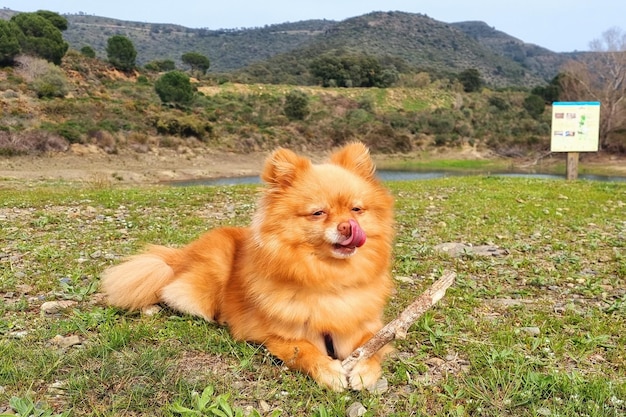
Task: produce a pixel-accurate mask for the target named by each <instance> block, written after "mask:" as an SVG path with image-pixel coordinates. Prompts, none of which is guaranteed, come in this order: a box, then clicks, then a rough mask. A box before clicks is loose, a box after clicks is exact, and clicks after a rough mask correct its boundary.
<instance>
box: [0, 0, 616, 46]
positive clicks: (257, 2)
mask: <svg viewBox="0 0 626 417" xmlns="http://www.w3.org/2000/svg"><path fill="white" fill-rule="evenodd" d="M0 6H1V7H5V8H9V9H12V10H17V11H21V12H34V11H36V10H42V9H43V10H51V11H54V12H57V13H62V14H63V13H79V12H82V13H84V14H89V15H96V16H103V17H111V18H115V19H120V20H132V21H138V22H146V23H174V24H179V25H182V26H186V27H189V28H208V29H235V28H251V27H260V26H265V25H271V24H276V23H284V22H297V21H301V20H309V19H328V20H336V21H340V20H344V19H347V18H350V17H355V16H360V15H363V14H366V13H370V12H373V11H402V12H409V13H422V14H425V15H427V16H429V17H431V18H433V19H436V20H439V21H442V22H446V23H453V22H462V21H467V20H480V21H483V22H485V23H487V24H488V25H489V26H492V27H494V28H495V29H497V30H500V31H502V32H505V33H507V34H509V35H511V36H514V37H516V38H518V39H520V40H522V41H524V42H527V43H533V44H536V45H539V46H542V47H544V48H548V49H550V50H552V51H554V52H572V51H586V50H589V43H590V42H591V41H592V40H594V39H600V38H602V34H603V33H604V32H605V31H606V30H608V29H610V28H613V27H618V28H620V29H621V30H622V31H624V30H626V22H625V20H624V17H625V16H626V1H623V0H524V1H513V2H510V1H506V0H473V1H467V0H457V1H453V0H428V1H419V0H344V1H340V0H312V1H311V0H223V1H201V0H150V1H147V0H106V1H98V2H95V1H94V2H90V1H85V0H2V1H1V2H0Z"/></svg>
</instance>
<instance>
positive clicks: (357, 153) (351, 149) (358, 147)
mask: <svg viewBox="0 0 626 417" xmlns="http://www.w3.org/2000/svg"><path fill="white" fill-rule="evenodd" d="M330 162H332V163H333V164H335V165H339V166H341V167H344V168H346V169H347V170H349V171H352V172H354V173H355V174H357V175H359V176H361V177H363V178H366V179H373V178H374V177H375V175H376V166H375V165H374V161H372V158H371V157H370V151H369V149H368V148H367V146H365V145H364V144H362V143H361V142H352V143H349V144H347V145H346V146H344V147H343V148H341V149H339V150H338V151H336V152H335V153H333V154H332V155H331V156H330Z"/></svg>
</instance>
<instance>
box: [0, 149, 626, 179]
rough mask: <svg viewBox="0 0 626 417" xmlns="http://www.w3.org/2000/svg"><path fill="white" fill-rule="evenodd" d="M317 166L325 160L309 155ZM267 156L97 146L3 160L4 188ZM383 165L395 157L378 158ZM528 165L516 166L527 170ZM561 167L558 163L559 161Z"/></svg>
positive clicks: (186, 173)
mask: <svg viewBox="0 0 626 417" xmlns="http://www.w3.org/2000/svg"><path fill="white" fill-rule="evenodd" d="M309 156H312V158H313V159H314V160H316V159H317V160H319V159H322V156H320V155H309ZM266 157H267V153H252V154H237V153H227V152H217V151H212V150H207V149H204V148H203V149H192V148H184V149H178V150H174V149H168V148H155V149H151V150H150V151H148V152H145V153H139V152H135V151H132V150H129V151H127V152H126V153H124V154H119V155H109V154H106V153H104V152H103V151H102V150H101V149H100V148H97V147H95V146H89V145H88V146H84V145H78V146H73V148H72V149H71V150H70V151H69V152H65V153H60V154H45V155H39V156H17V157H16V156H13V157H0V186H1V185H2V184H5V185H6V184H9V183H16V182H20V183H23V182H24V181H27V182H35V181H42V180H64V181H85V182H92V183H101V184H104V183H128V184H132V183H137V184H154V183H160V182H169V181H185V180H192V179H201V178H219V177H232V176H246V175H258V174H259V173H260V171H261V168H262V165H263V162H264V160H265V158H266ZM469 157H472V158H484V157H485V155H474V154H471V155H470V154H468V153H467V152H462V153H459V154H458V155H452V156H450V155H446V158H452V159H454V158H460V159H464V158H469ZM374 159H375V160H377V162H378V163H380V162H381V161H388V160H393V159H394V157H390V156H387V157H381V156H380V155H375V156H374ZM528 162H529V161H517V162H516V163H513V164H512V165H514V166H518V167H528V165H529V163H528ZM554 162H557V161H554ZM585 165H586V166H590V167H593V166H595V167H597V168H601V169H604V170H609V172H611V173H612V174H613V175H618V176H626V159H625V158H618V157H614V156H605V157H603V156H601V155H598V156H588V157H587V156H586V157H585Z"/></svg>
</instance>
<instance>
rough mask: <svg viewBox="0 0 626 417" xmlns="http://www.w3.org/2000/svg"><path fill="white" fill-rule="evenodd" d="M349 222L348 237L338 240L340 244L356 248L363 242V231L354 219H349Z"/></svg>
mask: <svg viewBox="0 0 626 417" xmlns="http://www.w3.org/2000/svg"><path fill="white" fill-rule="evenodd" d="M349 223H350V237H349V238H347V239H346V240H344V241H343V242H340V243H339V244H340V245H341V246H348V247H351V248H358V247H361V246H363V244H364V243H365V232H364V231H363V229H361V226H359V224H358V223H357V222H356V220H352V219H350V220H349Z"/></svg>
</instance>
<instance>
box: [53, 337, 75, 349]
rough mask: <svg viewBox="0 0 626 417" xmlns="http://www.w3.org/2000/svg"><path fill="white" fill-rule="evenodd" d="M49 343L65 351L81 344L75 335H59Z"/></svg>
mask: <svg viewBox="0 0 626 417" xmlns="http://www.w3.org/2000/svg"><path fill="white" fill-rule="evenodd" d="M50 343H52V344H53V345H56V346H58V347H60V348H61V349H67V348H69V347H72V346H75V345H80V344H81V343H82V342H81V340H80V337H78V336H76V335H72V336H61V335H60V334H58V335H56V336H54V337H53V338H52V339H50Z"/></svg>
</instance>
